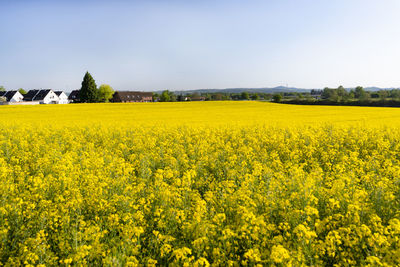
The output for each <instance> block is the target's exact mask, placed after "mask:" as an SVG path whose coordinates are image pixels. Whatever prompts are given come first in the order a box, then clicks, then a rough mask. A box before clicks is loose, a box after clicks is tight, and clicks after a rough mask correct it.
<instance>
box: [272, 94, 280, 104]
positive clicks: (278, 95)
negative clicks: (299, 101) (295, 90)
mask: <svg viewBox="0 0 400 267" xmlns="http://www.w3.org/2000/svg"><path fill="white" fill-rule="evenodd" d="M272 99H273V100H274V102H277V103H278V102H281V100H282V95H281V94H275V95H274V96H273V97H272Z"/></svg>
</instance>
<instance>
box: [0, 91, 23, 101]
mask: <svg viewBox="0 0 400 267" xmlns="http://www.w3.org/2000/svg"><path fill="white" fill-rule="evenodd" d="M0 97H4V98H5V100H6V101H7V102H22V101H23V98H24V96H23V95H22V94H21V93H20V92H18V91H5V92H0Z"/></svg>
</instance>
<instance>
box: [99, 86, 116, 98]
mask: <svg viewBox="0 0 400 267" xmlns="http://www.w3.org/2000/svg"><path fill="white" fill-rule="evenodd" d="M113 95H114V89H113V88H112V87H111V86H109V85H108V84H102V85H100V87H99V99H100V101H102V102H108V101H109V100H110V99H111V98H112V97H113Z"/></svg>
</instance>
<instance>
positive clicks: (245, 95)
mask: <svg viewBox="0 0 400 267" xmlns="http://www.w3.org/2000/svg"><path fill="white" fill-rule="evenodd" d="M240 99H243V100H249V99H250V96H249V93H248V92H242V94H241V95H240Z"/></svg>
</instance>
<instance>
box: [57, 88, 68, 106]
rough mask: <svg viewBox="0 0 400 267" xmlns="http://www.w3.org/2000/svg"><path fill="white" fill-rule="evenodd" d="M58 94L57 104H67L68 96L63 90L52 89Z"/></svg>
mask: <svg viewBox="0 0 400 267" xmlns="http://www.w3.org/2000/svg"><path fill="white" fill-rule="evenodd" d="M54 93H55V94H56V95H57V96H58V104H68V103H69V101H68V96H67V95H66V94H65V93H64V92H63V91H54Z"/></svg>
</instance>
